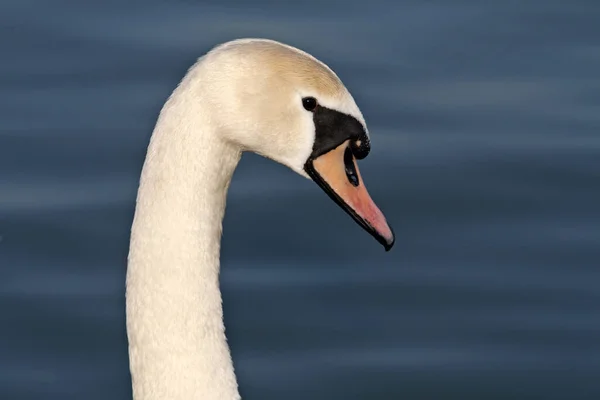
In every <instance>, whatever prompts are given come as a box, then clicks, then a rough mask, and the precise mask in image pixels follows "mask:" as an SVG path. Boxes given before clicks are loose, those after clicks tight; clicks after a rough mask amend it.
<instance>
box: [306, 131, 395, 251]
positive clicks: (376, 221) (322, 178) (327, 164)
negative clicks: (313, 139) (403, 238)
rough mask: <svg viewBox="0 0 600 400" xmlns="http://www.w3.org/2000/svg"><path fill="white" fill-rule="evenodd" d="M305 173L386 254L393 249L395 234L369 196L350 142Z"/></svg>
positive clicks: (315, 160)
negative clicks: (381, 246)
mask: <svg viewBox="0 0 600 400" xmlns="http://www.w3.org/2000/svg"><path fill="white" fill-rule="evenodd" d="M306 170H307V173H308V174H309V175H310V177H311V178H312V179H313V180H314V181H315V182H316V183H317V184H318V185H319V186H321V188H322V189H323V190H324V191H325V192H326V193H327V194H328V195H329V197H331V198H332V199H333V200H334V201H335V202H336V203H337V204H338V205H339V206H340V207H342V208H343V209H344V211H346V212H347V213H348V214H350V216H352V218H354V220H355V221H356V222H357V223H358V224H359V225H361V226H362V227H363V228H364V229H365V230H366V231H367V232H369V233H370V234H371V235H373V236H374V237H375V239H377V241H378V242H379V243H381V244H382V245H383V247H384V248H385V250H386V251H389V250H390V249H391V248H392V246H393V245H394V232H393V231H392V228H390V226H389V225H388V223H387V221H386V219H385V216H384V215H383V213H382V212H381V210H379V208H378V207H377V205H376V204H375V203H374V202H373V200H372V199H371V196H370V195H369V192H367V188H366V187H365V185H364V182H363V180H362V177H361V175H360V171H359V170H358V165H357V163H356V158H355V157H354V154H353V153H352V149H351V147H350V141H349V140H346V141H345V142H344V143H342V144H341V145H339V146H338V147H336V148H334V149H332V150H330V151H328V152H327V153H325V154H322V155H320V156H319V157H317V158H315V159H314V160H312V161H311V162H309V163H308V164H307V168H306Z"/></svg>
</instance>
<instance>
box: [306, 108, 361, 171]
mask: <svg viewBox="0 0 600 400" xmlns="http://www.w3.org/2000/svg"><path fill="white" fill-rule="evenodd" d="M312 112H313V114H314V115H313V121H314V123H315V131H316V132H315V143H314V145H313V151H312V154H311V155H310V159H313V160H314V159H315V158H317V157H319V156H320V155H322V154H325V153H327V152H328V151H330V150H332V149H334V148H336V147H338V146H339V145H340V144H342V143H344V142H345V141H346V140H349V139H350V147H351V149H352V153H353V154H354V157H356V158H357V159H359V160H360V159H363V158H365V157H366V156H367V155H368V154H369V151H370V150H371V145H370V143H369V138H368V137H367V132H366V131H365V128H364V126H363V125H362V124H361V123H360V122H359V121H358V120H357V119H356V118H354V117H353V116H351V115H348V114H344V113H342V112H339V111H336V110H332V109H330V108H327V107H323V106H321V105H317V106H316V108H315V109H314V110H313V111H312Z"/></svg>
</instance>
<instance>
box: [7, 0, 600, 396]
mask: <svg viewBox="0 0 600 400" xmlns="http://www.w3.org/2000/svg"><path fill="white" fill-rule="evenodd" d="M126 4H127V5H126ZM598 21H600V3H598V2H597V1H595V0H594V1H591V0H590V1H571V2H567V1H552V0H532V1H527V2H525V1H511V0H506V1H502V2H501V1H496V2H491V1H475V0H472V1H467V0H463V1H458V0H456V1H447V0H443V1H442V0H437V1H398V2H392V1H390V0H372V1H368V2H360V1H356V0H352V1H348V2H342V1H330V2H327V3H321V2H317V1H316V0H305V1H302V2H296V3H289V4H288V3H281V4H279V3H275V2H270V1H264V0H262V1H254V2H252V3H250V2H248V3H244V2H242V1H239V0H238V1H228V2H219V3H217V2H214V3H212V4H203V3H201V2H194V1H182V0H180V1H175V0H172V1H164V0H163V1H159V0H146V1H143V2H142V1H131V2H128V3H126V2H124V1H116V0H104V1H96V2H74V1H66V0H54V1H52V2H50V1H41V0H40V1H28V0H5V1H3V2H2V5H0V60H1V61H0V399H2V400H4V399H7V400H13V399H14V400H17V399H19V400H20V399H36V400H39V399H79V398H85V399H90V400H94V399H128V398H131V388H130V376H129V370H128V361H127V337H126V333H125V314H124V280H125V269H126V263H125V260H126V255H127V247H128V232H129V228H130V224H131V220H132V216H133V206H134V199H135V193H136V188H137V186H136V185H137V180H138V177H139V172H140V169H141V165H142V162H143V157H144V152H145V149H146V145H147V142H148V139H149V135H150V132H151V130H152V127H153V124H154V122H155V119H156V116H157V114H158V111H159V110H160V107H161V106H162V103H163V102H164V100H165V99H166V97H167V96H168V95H169V93H170V92H171V90H172V89H173V88H174V87H175V85H176V84H177V82H178V81H179V79H180V78H181V77H182V76H183V74H184V73H185V71H186V69H187V68H188V67H189V66H190V65H191V64H192V63H193V62H194V60H195V59H196V58H197V57H198V56H200V55H201V54H203V53H204V52H206V51H207V50H208V49H209V48H210V47H212V46H213V45H215V44H217V43H220V42H223V41H226V40H230V39H233V38H237V37H248V36H250V37H252V36H254V37H256V36H259V37H269V38H273V39H277V40H281V41H284V42H287V43H290V44H292V45H295V46H298V47H301V48H303V49H305V50H307V51H309V52H310V53H313V54H314V55H315V56H317V57H318V58H320V59H322V60H323V61H325V62H327V63H328V64H329V65H330V66H331V67H332V68H334V69H335V70H336V72H338V74H339V75H340V76H341V78H342V79H343V80H344V82H345V83H346V85H347V86H348V87H349V88H350V90H351V91H352V93H353V95H354V97H355V98H356V99H357V102H358V104H359V106H360V107H361V108H362V110H363V113H364V114H365V117H366V119H367V122H368V124H369V127H370V130H371V133H372V137H373V151H372V153H371V155H370V156H369V157H368V158H367V159H366V160H364V161H363V162H362V163H361V169H362V172H363V175H364V177H365V180H366V181H367V185H368V187H369V190H370V192H371V194H372V196H373V197H374V199H375V200H376V201H377V202H378V204H379V205H380V206H381V208H382V209H383V210H384V212H385V213H386V215H387V216H388V219H389V220H390V221H391V223H392V225H393V226H394V228H395V230H396V233H397V236H398V241H397V245H396V247H395V248H394V249H393V250H392V252H390V253H385V252H384V251H383V249H382V248H381V246H379V245H378V244H377V243H376V242H375V241H374V240H373V239H372V238H370V237H369V236H368V235H367V234H366V233H365V232H363V231H362V230H361V229H360V228H359V227H358V226H357V225H356V224H355V223H354V222H352V221H351V220H350V218H348V216H347V215H346V214H345V213H343V212H342V211H341V210H339V209H338V208H337V206H336V205H335V204H334V203H333V202H331V201H330V200H329V199H328V198H327V196H325V195H324V194H323V193H322V192H321V190H320V189H318V188H317V187H316V185H314V184H313V183H311V182H309V181H307V180H304V179H302V178H300V177H298V176H296V175H295V174H294V173H292V172H290V171H288V170H286V169H285V168H284V167H282V166H280V165H277V164H274V163H272V162H270V161H267V160H264V159H262V158H260V157H258V156H253V155H246V156H244V158H243V160H242V162H241V164H240V167H239V169H238V171H237V172H236V175H235V179H234V182H233V184H232V187H231V192H230V197H229V204H228V210H227V212H228V214H227V216H226V219H225V224H224V229H225V235H224V239H223V240H224V241H223V255H222V259H223V272H222V286H223V295H224V303H225V320H226V325H227V332H228V335H229V340H230V344H231V347H232V354H233V358H234V362H235V365H236V371H237V375H238V378H239V383H240V387H241V392H242V395H243V396H244V398H245V399H262V400H265V399H281V398H285V399H290V400H291V399H311V400H319V399H327V400H329V399H345V400H350V399H361V400H362V399H368V400H378V399H411V400H412V399H417V400H420V399H543V400H551V399H569V400H571V399H572V400H575V399H577V400H579V399H598V398H600V382H599V381H598V376H599V375H600V268H599V267H600V228H599V223H600V95H599V93H600V23H599V22H598ZM357 250H358V251H357Z"/></svg>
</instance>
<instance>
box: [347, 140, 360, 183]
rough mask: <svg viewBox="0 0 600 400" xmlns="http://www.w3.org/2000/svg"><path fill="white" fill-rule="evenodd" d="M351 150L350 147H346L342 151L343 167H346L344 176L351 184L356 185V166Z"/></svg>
mask: <svg viewBox="0 0 600 400" xmlns="http://www.w3.org/2000/svg"><path fill="white" fill-rule="evenodd" d="M352 153H353V151H352V149H351V148H350V147H347V148H346V150H345V151H344V167H345V169H346V177H347V178H348V181H349V182H350V183H351V184H352V186H358V184H359V181H358V174H357V173H356V166H355V165H354V156H353V154H352Z"/></svg>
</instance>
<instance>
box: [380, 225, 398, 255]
mask: <svg viewBox="0 0 600 400" xmlns="http://www.w3.org/2000/svg"><path fill="white" fill-rule="evenodd" d="M390 233H391V234H390V236H389V237H381V239H382V240H381V241H380V242H381V244H382V245H383V248H384V249H385V251H386V252H388V251H390V250H391V249H392V247H394V243H396V235H395V234H394V231H393V230H392V228H391V227H390Z"/></svg>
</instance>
